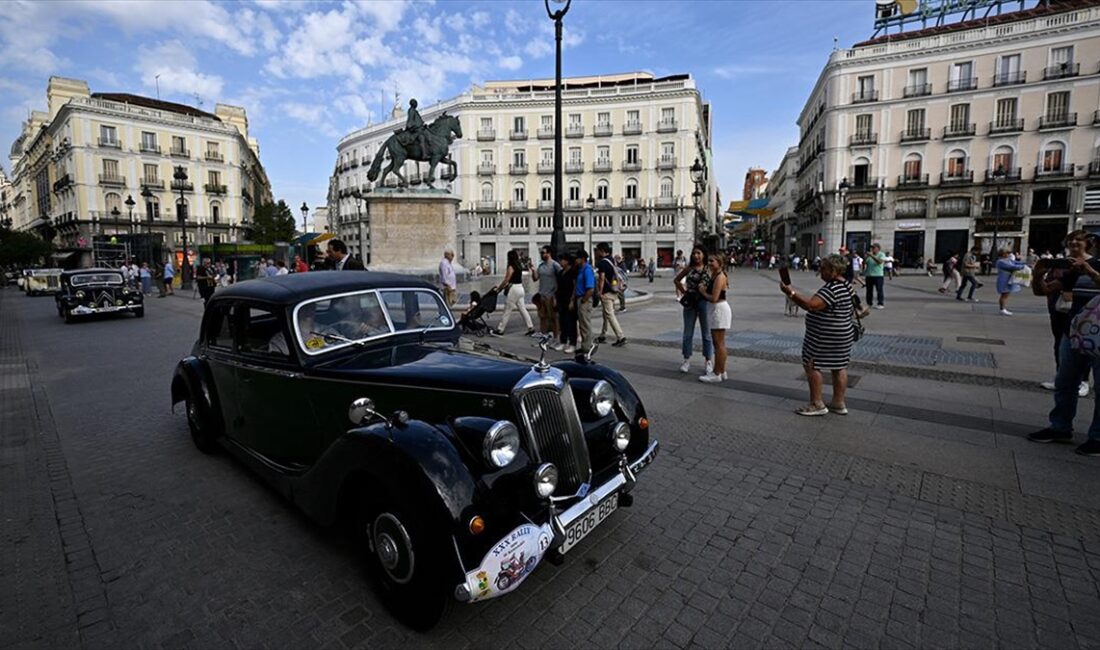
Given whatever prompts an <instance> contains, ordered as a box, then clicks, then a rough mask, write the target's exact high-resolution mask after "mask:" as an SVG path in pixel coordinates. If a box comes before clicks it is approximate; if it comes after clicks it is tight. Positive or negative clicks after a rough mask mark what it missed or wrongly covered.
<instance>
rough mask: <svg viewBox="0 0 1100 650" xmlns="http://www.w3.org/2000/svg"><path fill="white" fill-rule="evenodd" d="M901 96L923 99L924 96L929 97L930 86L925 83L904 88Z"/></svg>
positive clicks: (930, 92)
mask: <svg viewBox="0 0 1100 650" xmlns="http://www.w3.org/2000/svg"><path fill="white" fill-rule="evenodd" d="M901 94H902V96H903V97H923V96H925V95H931V94H932V84H928V83H925V84H914V85H912V86H906V87H905V89H904V90H903V91H902V93H901Z"/></svg>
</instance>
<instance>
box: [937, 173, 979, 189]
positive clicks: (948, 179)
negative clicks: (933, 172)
mask: <svg viewBox="0 0 1100 650" xmlns="http://www.w3.org/2000/svg"><path fill="white" fill-rule="evenodd" d="M973 182H974V170H972V169H968V170H966V171H964V172H955V173H951V172H944V173H942V174H940V185H969V184H970V183H973Z"/></svg>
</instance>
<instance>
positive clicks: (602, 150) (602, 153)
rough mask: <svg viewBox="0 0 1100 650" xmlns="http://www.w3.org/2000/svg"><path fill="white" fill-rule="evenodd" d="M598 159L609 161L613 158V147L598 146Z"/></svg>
mask: <svg viewBox="0 0 1100 650" xmlns="http://www.w3.org/2000/svg"><path fill="white" fill-rule="evenodd" d="M596 160H598V161H600V162H607V161H609V160H611V147H609V146H606V145H604V146H601V147H596Z"/></svg>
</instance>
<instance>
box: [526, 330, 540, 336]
mask: <svg viewBox="0 0 1100 650" xmlns="http://www.w3.org/2000/svg"><path fill="white" fill-rule="evenodd" d="M537 334H538V332H536V331H535V330H533V329H529V330H527V333H526V334H524V336H536V335H537Z"/></svg>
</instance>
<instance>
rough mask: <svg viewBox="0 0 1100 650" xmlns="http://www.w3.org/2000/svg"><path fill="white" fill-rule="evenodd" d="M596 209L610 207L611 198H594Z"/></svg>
mask: <svg viewBox="0 0 1100 650" xmlns="http://www.w3.org/2000/svg"><path fill="white" fill-rule="evenodd" d="M595 207H596V209H597V210H606V209H607V208H610V207H611V199H596V206H595Z"/></svg>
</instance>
